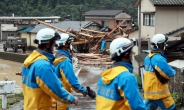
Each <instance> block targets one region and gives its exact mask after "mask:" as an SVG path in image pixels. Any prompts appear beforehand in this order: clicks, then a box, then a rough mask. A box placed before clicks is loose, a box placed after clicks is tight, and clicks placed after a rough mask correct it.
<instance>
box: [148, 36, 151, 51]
mask: <svg viewBox="0 0 184 110" xmlns="http://www.w3.org/2000/svg"><path fill="white" fill-rule="evenodd" d="M147 39H148V50H151V46H150V45H151V44H150V36H149V35H147Z"/></svg>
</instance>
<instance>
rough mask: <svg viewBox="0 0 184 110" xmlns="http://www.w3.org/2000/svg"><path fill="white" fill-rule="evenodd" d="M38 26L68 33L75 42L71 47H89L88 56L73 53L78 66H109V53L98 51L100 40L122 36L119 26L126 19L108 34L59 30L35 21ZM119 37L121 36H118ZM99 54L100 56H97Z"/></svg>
mask: <svg viewBox="0 0 184 110" xmlns="http://www.w3.org/2000/svg"><path fill="white" fill-rule="evenodd" d="M35 21H37V22H38V23H40V24H43V25H45V26H48V27H50V28H52V29H55V30H57V31H59V32H62V33H68V34H70V35H71V36H73V37H74V39H75V41H74V42H72V45H73V46H75V45H81V44H88V45H89V52H90V53H89V54H80V53H74V54H73V56H75V57H77V58H78V59H79V61H78V63H79V64H84V65H101V64H102V65H110V64H112V63H113V62H112V61H110V56H109V52H108V51H107V50H106V49H105V50H100V44H101V42H102V40H104V39H105V40H107V39H108V40H110V41H112V40H113V39H115V38H116V37H114V36H116V35H120V34H122V33H123V32H122V31H123V30H124V29H122V28H121V27H120V26H121V25H122V24H123V23H125V22H126V19H124V20H123V21H122V22H120V23H119V24H118V25H117V26H116V27H115V28H114V29H112V30H111V31H110V32H101V31H96V30H89V29H83V28H81V31H79V32H77V31H74V30H72V29H71V28H68V29H67V30H63V29H60V28H58V27H55V26H52V25H51V24H48V23H45V22H43V21H40V20H37V19H35ZM120 36H121V35H120ZM98 53H100V54H98ZM102 53H107V54H108V55H103V54H102Z"/></svg>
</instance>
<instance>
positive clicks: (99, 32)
mask: <svg viewBox="0 0 184 110" xmlns="http://www.w3.org/2000/svg"><path fill="white" fill-rule="evenodd" d="M81 30H83V31H88V32H94V33H98V34H105V33H106V32H101V31H95V30H89V29H84V28H81Z"/></svg>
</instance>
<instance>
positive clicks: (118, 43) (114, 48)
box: [96, 38, 146, 110]
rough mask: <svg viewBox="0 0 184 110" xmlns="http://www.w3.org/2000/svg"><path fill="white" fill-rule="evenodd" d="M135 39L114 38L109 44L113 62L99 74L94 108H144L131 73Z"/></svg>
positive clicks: (120, 109)
mask: <svg viewBox="0 0 184 110" xmlns="http://www.w3.org/2000/svg"><path fill="white" fill-rule="evenodd" d="M135 44H136V40H135V39H132V40H129V39H127V38H117V39H114V40H113V41H112V42H111V44H110V55H111V59H112V60H114V61H115V62H114V63H113V64H112V66H111V67H110V68H109V69H107V70H105V71H103V72H102V73H101V74H100V78H99V79H98V82H97V85H98V90H97V97H96V110H146V106H145V104H144V102H143V100H142V97H141V95H140V92H139V89H138V83H137V80H136V78H135V76H134V75H133V74H132V71H133V66H132V62H131V60H132V48H133V47H134V46H135Z"/></svg>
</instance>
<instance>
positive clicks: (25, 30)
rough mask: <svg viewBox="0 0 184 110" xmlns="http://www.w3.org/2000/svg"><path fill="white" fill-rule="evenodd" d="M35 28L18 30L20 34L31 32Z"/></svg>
mask: <svg viewBox="0 0 184 110" xmlns="http://www.w3.org/2000/svg"><path fill="white" fill-rule="evenodd" d="M33 28H34V27H25V28H22V29H20V30H18V32H20V33H24V32H29V31H30V30H31V29H33Z"/></svg>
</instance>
